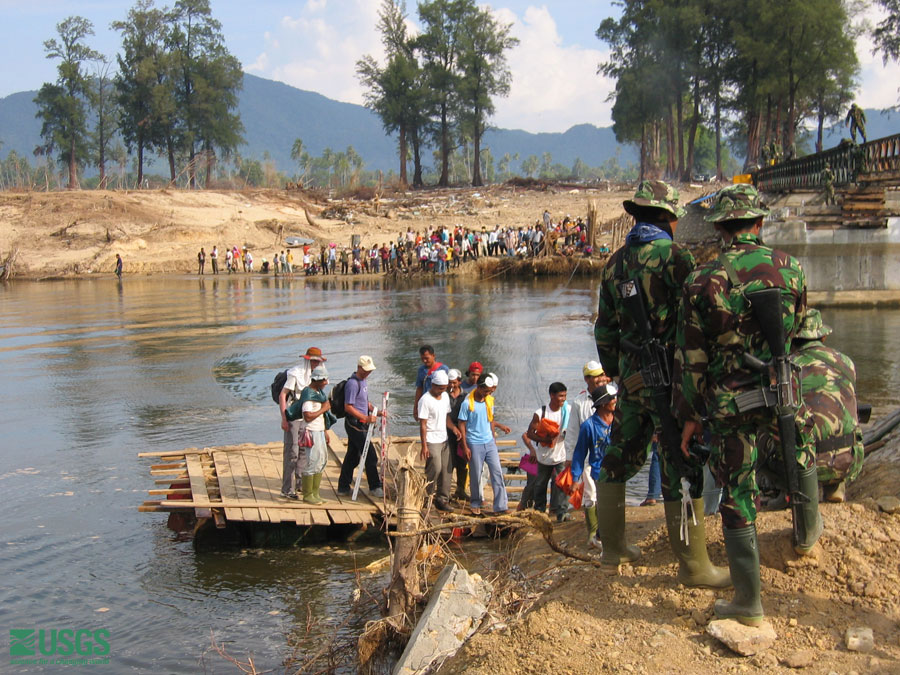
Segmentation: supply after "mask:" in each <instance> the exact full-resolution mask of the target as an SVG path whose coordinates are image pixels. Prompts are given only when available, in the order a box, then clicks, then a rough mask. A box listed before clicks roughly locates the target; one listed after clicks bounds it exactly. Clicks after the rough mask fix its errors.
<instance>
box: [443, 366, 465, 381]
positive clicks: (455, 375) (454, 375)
mask: <svg viewBox="0 0 900 675" xmlns="http://www.w3.org/2000/svg"><path fill="white" fill-rule="evenodd" d="M447 379H448V380H451V381H453V380H460V379H462V373H461V372H459V371H458V370H457V369H456V368H451V369H450V372H449V373H447Z"/></svg>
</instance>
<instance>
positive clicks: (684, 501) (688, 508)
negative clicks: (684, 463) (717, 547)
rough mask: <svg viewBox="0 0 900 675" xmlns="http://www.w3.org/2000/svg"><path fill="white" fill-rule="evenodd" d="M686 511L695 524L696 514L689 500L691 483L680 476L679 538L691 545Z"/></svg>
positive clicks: (685, 543) (686, 544)
mask: <svg viewBox="0 0 900 675" xmlns="http://www.w3.org/2000/svg"><path fill="white" fill-rule="evenodd" d="M688 512H690V518H691V522H692V523H693V524H694V526H696V525H697V514H696V513H695V512H694V503H693V502H692V501H691V484H690V482H689V481H688V479H687V478H685V477H684V476H682V477H681V532H680V539H681V541H683V542H684V545H685V546H690V545H691V537H690V526H689V525H688Z"/></svg>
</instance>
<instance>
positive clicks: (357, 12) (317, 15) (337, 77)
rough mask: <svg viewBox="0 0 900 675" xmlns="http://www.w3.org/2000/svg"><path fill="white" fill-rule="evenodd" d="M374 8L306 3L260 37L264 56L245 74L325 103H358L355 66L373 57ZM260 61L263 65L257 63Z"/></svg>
mask: <svg viewBox="0 0 900 675" xmlns="http://www.w3.org/2000/svg"><path fill="white" fill-rule="evenodd" d="M378 7H379V3H377V2H372V1H371V0H352V2H344V3H341V6H340V7H335V6H334V5H329V4H328V2H327V0H309V1H308V2H307V3H306V4H305V5H304V6H303V8H302V9H301V10H300V11H299V13H298V14H296V15H290V16H284V17H282V19H281V20H280V21H279V23H278V26H277V27H276V28H275V29H273V30H272V31H271V32H269V33H267V34H266V36H265V40H264V41H265V50H264V51H263V53H262V54H261V55H260V57H259V58H257V60H256V62H255V63H254V64H253V65H252V66H248V70H251V69H253V68H254V67H257V66H258V67H259V70H257V71H256V72H258V73H259V74H260V75H263V76H265V77H270V78H273V79H275V80H280V81H282V82H285V83H287V84H290V85H292V86H294V87H298V88H300V89H306V90H309V91H316V92H318V93H320V94H322V95H323V96H327V97H328V98H332V99H336V100H339V101H347V102H350V103H362V101H363V96H362V94H363V91H362V87H361V86H360V84H359V82H358V81H357V79H356V61H357V60H358V59H359V58H361V57H362V55H363V54H373V55H375V56H376V57H379V56H380V55H381V53H382V46H381V40H380V36H379V35H378V33H377V31H376V29H375V25H376V23H377V20H378ZM263 57H265V59H264V60H263Z"/></svg>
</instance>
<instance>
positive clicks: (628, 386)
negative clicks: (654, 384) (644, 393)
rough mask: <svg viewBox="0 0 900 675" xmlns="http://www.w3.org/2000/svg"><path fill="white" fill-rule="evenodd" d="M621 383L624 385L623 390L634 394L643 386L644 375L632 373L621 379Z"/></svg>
mask: <svg viewBox="0 0 900 675" xmlns="http://www.w3.org/2000/svg"><path fill="white" fill-rule="evenodd" d="M622 384H623V385H625V391H627V392H628V393H629V394H634V393H636V392H639V391H640V390H641V389H643V388H644V376H643V375H641V374H640V373H634V374H633V375H629V376H628V377H626V378H625V379H624V380H622Z"/></svg>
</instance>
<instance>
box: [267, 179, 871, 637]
mask: <svg viewBox="0 0 900 675" xmlns="http://www.w3.org/2000/svg"><path fill="white" fill-rule="evenodd" d="M624 208H625V210H626V211H627V212H628V213H629V214H631V215H632V216H633V217H634V219H635V224H634V227H633V228H632V229H631V231H630V232H629V233H628V235H627V236H626V239H625V244H624V246H622V248H620V249H619V250H618V251H616V252H615V253H614V254H613V256H612V257H611V258H610V260H609V261H608V262H607V265H606V267H605V268H604V271H603V275H602V279H601V283H600V292H599V305H598V312H597V319H596V322H595V325H594V337H595V342H596V347H597V353H598V360H591V361H588V362H587V363H585V364H584V366H583V368H582V373H583V376H584V382H585V390H584V391H582V392H581V393H580V394H579V395H578V396H576V397H575V399H574V401H571V402H570V401H569V400H568V392H567V388H566V385H565V384H563V383H561V382H553V383H551V384H550V385H549V387H548V398H547V400H546V402H544V403H543V404H542V405H541V406H540V407H539V408H537V409H536V410H535V411H534V413H533V414H532V416H531V419H530V422H529V425H528V427H527V429H525V430H524V433H523V434H522V441H523V443H524V445H525V447H526V448H527V450H528V454H527V455H526V456H523V457H522V460H521V463H520V466H521V467H522V468H523V469H524V470H525V472H526V474H528V480H527V482H526V485H525V487H524V490H523V492H522V495H521V497H520V500H519V508H520V509H524V508H534V509H537V510H539V511H543V510H545V509H546V508H547V492H548V486H549V488H550V504H549V509H550V512H551V514H552V515H554V516H555V517H556V520H557V521H562V520H566V519H568V518H569V517H570V513H569V508H568V501H569V500H568V499H567V495H566V494H565V493H564V492H563V491H562V490H561V488H560V485H559V484H558V481H557V480H555V479H556V478H557V477H558V476H559V475H560V474H561V473H563V472H565V471H566V470H568V471H570V472H571V482H570V483H569V485H570V487H571V486H575V487H571V490H570V491H571V492H577V493H580V494H581V504H582V508H583V509H584V516H585V523H586V527H587V542H588V545H589V546H592V547H596V548H597V549H599V551H600V555H601V561H602V564H603V565H605V566H608V567H610V568H615V569H617V568H618V567H619V565H621V564H622V563H633V562H635V561H637V560H638V559H639V558H640V557H641V551H640V549H639V548H638V547H637V546H634V545H632V544H629V543H628V541H627V537H626V534H625V532H626V522H625V483H626V481H628V480H629V479H631V478H632V477H633V476H635V475H636V474H637V472H638V471H639V470H640V468H641V467H642V466H643V465H644V464H645V462H646V460H647V458H648V456H650V457H652V456H653V455H654V454H656V456H657V459H658V470H659V476H660V478H661V481H660V482H661V485H660V487H659V488H658V489H659V491H660V492H661V496H662V499H663V506H664V514H665V520H666V526H667V531H668V537H669V543H670V546H671V550H672V553H673V555H674V557H675V559H676V560H677V561H678V563H679V571H678V575H677V578H678V581H679V582H680V583H682V584H684V585H685V586H691V587H697V586H699V587H707V588H730V587H733V588H734V597H733V599H732V600H731V601H730V602H727V601H725V600H719V601H717V602H716V604H715V608H714V609H715V613H716V615H717V616H719V617H720V618H731V619H735V620H737V621H739V622H741V623H744V624H747V625H750V626H756V625H759V624H760V622H761V621H762V619H763V609H762V604H761V598H760V573H759V546H758V540H757V537H756V527H755V520H756V516H757V511H758V510H759V508H760V490H759V481H758V480H757V471H759V473H760V477H762V476H763V475H765V476H766V480H767V482H768V483H769V484H771V485H772V486H773V487H774V489H776V490H780V491H781V492H782V493H783V495H784V499H783V500H782V503H783V504H787V505H789V506H790V508H791V515H792V519H793V523H794V526H793V533H792V544H793V548H794V550H795V552H796V553H797V555H798V556H809V555H813V551H814V549H815V547H816V543H817V541H818V539H819V536H820V535H821V533H822V531H823V529H824V525H823V521H822V519H821V517H820V515H819V509H818V504H819V499H820V497H819V491H820V484H821V487H822V489H823V491H824V492H823V495H824V496H823V498H824V499H825V500H828V501H836V502H839V501H842V500H843V498H844V486H845V484H846V481H848V480H852V479H854V478H855V477H856V476H857V475H858V473H859V471H860V469H861V467H862V462H863V457H864V453H863V448H862V435H861V432H860V429H859V421H858V417H857V409H856V393H855V387H856V375H855V370H854V367H853V364H852V362H851V361H850V359H849V358H847V357H846V356H845V355H843V354H841V353H840V352H838V351H837V350H834V349H833V348H831V347H828V346H826V345H825V344H824V342H823V341H824V339H825V337H826V336H827V335H828V334H829V333H830V329H829V328H828V327H827V326H825V324H824V323H823V322H822V318H821V315H820V314H819V312H818V311H817V310H815V309H813V308H808V307H807V306H806V281H805V277H804V274H803V270H802V268H801V267H800V264H799V263H798V262H797V261H796V260H795V259H794V258H792V257H791V256H789V255H788V254H785V253H783V252H780V251H777V250H774V249H771V248H769V247H767V246H765V245H764V244H763V243H762V242H761V240H760V238H759V232H760V229H761V227H762V222H763V219H764V217H765V216H766V215H767V213H768V211H767V210H766V208H765V206H764V204H762V202H761V200H760V198H759V195H758V193H757V192H756V190H755V189H754V188H753V187H752V186H749V185H733V186H728V187H726V188H723V189H722V190H720V191H719V193H718V194H717V195H716V198H715V200H714V204H713V206H712V207H711V209H710V210H709V213H708V214H707V215H706V220H707V222H709V223H711V225H712V226H713V228H714V229H715V231H716V232H717V233H718V235H719V236H720V237H721V238H722V242H723V252H722V253H721V254H720V255H719V256H718V258H716V259H714V260H712V261H710V262H708V263H706V264H704V265H700V266H697V265H696V264H695V261H694V258H693V256H692V254H691V253H690V252H689V251H688V250H687V249H686V248H685V247H683V246H681V245H679V244H676V243H675V242H674V241H673V234H674V232H675V229H676V227H677V224H678V218H679V216H680V215H681V214H682V209H681V208H680V206H679V205H678V193H677V191H676V190H675V189H674V188H672V187H671V186H669V185H667V184H666V183H663V182H661V181H642V182H641V184H640V185H639V187H638V190H637V192H636V193H635V195H634V197H633V198H632V199H629V200H626V201H625V202H624ZM536 229H537V231H540V229H539V228H536ZM419 356H420V359H421V366H420V367H419V370H418V372H417V377H416V390H415V400H414V407H413V413H414V415H415V418H416V419H417V420H418V422H419V428H420V438H421V444H422V446H421V447H422V450H421V452H422V459H424V461H425V473H426V477H427V481H428V492H429V495H430V496H431V497H432V499H433V503H434V505H435V508H436V509H437V510H438V511H442V512H443V511H450V510H452V507H451V506H450V502H451V500H452V499H454V498H455V499H458V500H459V499H462V500H468V503H469V510H470V512H471V513H472V514H476V515H479V514H481V512H482V508H483V495H482V485H483V484H484V483H485V481H483V480H482V475H483V474H484V472H485V469H486V471H487V474H488V480H489V482H490V484H491V488H492V492H493V504H492V512H493V514H495V515H498V514H504V513H506V512H507V510H508V508H509V498H508V495H507V489H506V486H505V481H504V472H503V469H502V465H501V461H500V456H499V451H498V448H497V443H496V441H495V437H496V435H497V433H498V432H502V433H504V434H508V433H510V431H511V429H510V428H509V427H508V426H506V425H505V424H503V423H501V422H500V421H498V419H497V417H496V414H497V407H496V404H495V395H496V392H497V390H498V387H499V384H500V381H499V378H498V377H497V375H496V374H494V373H491V372H487V371H486V369H485V368H484V367H483V366H482V364H481V363H479V362H477V361H473V362H472V363H470V364H469V366H468V368H467V369H466V371H465V373H462V372H460V371H459V370H457V369H453V368H450V367H449V366H447V365H446V364H444V363H441V362H440V361H439V360H438V359H437V358H436V356H435V351H434V348H433V347H431V346H430V345H423V346H422V347H421V348H420V349H419ZM324 360H325V357H324V356H323V355H322V354H321V351H320V350H318V349H316V348H310V349H309V350H307V352H306V354H304V360H303V362H302V363H301V364H300V365H299V366H297V367H295V368H294V369H292V370H291V371H288V377H287V382H286V384H285V387H284V389H283V391H282V396H281V400H280V408H281V413H282V429H284V432H285V436H284V457H285V459H284V472H285V473H284V481H285V482H284V487H283V492H282V495H283V496H284V497H285V498H287V499H297V498H299V497H298V495H297V493H296V487H295V483H294V481H293V479H292V477H293V476H294V475H295V474H296V475H299V476H301V481H303V480H304V478H303V477H305V476H307V475H311V476H315V475H317V472H319V473H320V472H321V469H320V468H319V464H318V459H316V460H315V462H313V460H312V459H311V458H312V457H317V455H316V453H312V452H307V453H306V455H307V457H306V459H305V460H304V459H303V455H304V453H303V451H302V450H301V448H302V447H304V445H305V444H303V443H300V442H299V440H298V439H300V438H301V437H302V434H303V432H304V429H305V427H309V428H312V426H311V425H310V424H309V422H311V421H313V420H316V419H318V418H317V417H315V415H316V414H317V413H318V414H321V412H320V411H322V410H323V409H324V410H326V411H327V410H328V407H329V405H330V404H329V403H328V401H327V399H326V400H325V401H324V402H322V401H321V399H322V398H323V395H322V394H321V391H322V389H321V387H319V386H318V385H317V384H316V383H317V382H318V383H321V382H322V379H321V378H325V381H326V382H327V372H325V371H324ZM374 370H375V364H374V362H373V360H372V359H371V357H369V356H365V355H364V356H361V357H359V360H358V363H357V370H356V372H355V373H354V375H353V376H352V377H351V378H350V379H349V380H347V381H346V385H345V387H344V398H343V404H342V407H343V413H344V415H345V416H346V417H345V422H344V427H345V430H346V432H347V436H348V444H347V454H346V456H345V458H344V463H343V465H342V467H341V475H340V479H339V482H338V495H340V496H343V495H347V494H349V493H350V484H351V481H352V479H353V472H354V470H355V468H356V466H357V465H358V464H359V462H360V456H361V451H362V447H363V444H364V440H365V437H366V433H367V430H368V428H369V426H370V425H372V424H374V423H375V421H376V417H375V415H374V414H373V412H374V410H373V406H372V404H371V403H370V402H369V400H368V387H367V378H368V377H369V375H370V374H371V372H372V371H374ZM317 378H319V379H317ZM310 387H311V388H313V389H315V390H316V393H315V394H312V393H311V394H306V390H307V389H309V388H310ZM289 396H290V397H291V398H294V399H296V400H298V401H305V403H303V405H302V406H301V407H302V415H303V416H304V419H305V420H306V424H305V425H299V424H298V425H295V422H294V421H293V419H294V417H293V415H292V414H291V413H290V411H291V410H292V409H293V408H294V407H295V406H296V404H289V402H288V398H289ZM339 412H340V411H339ZM339 416H340V415H339ZM326 424H327V422H326ZM315 433H316V432H313V438H312V440H311V441H310V444H311V445H306V446H305V447H313V446H315V445H316V443H319V440H318V438H317V437H316V436H315ZM323 433H324V429H323ZM301 466H302V467H306V468H300V467H301ZM707 466H708V468H709V469H710V470H711V472H712V474H713V476H714V477H715V481H716V484H717V486H718V487H720V488H721V489H722V493H721V501H720V503H719V506H718V510H719V513H720V514H721V520H722V527H723V531H724V541H725V549H726V554H727V556H728V561H729V567H728V568H727V569H726V568H721V567H717V566H715V565H713V564H712V562H711V561H710V559H709V556H708V553H707V549H706V533H705V525H704V518H703V514H704V506H703V500H702V497H701V493H702V490H703V470H704V467H707ZM364 470H365V472H366V477H367V481H368V485H369V493H370V494H371V495H373V496H376V497H381V496H383V494H384V493H383V487H382V483H381V477H380V476H379V472H378V466H377V461H376V458H375V453H370V454H369V455H367V457H366V461H365V467H364ZM453 473H455V474H456V481H455V489H454V484H453ZM651 480H652V479H651ZM316 485H317V483H316V482H315V480H313V481H312V482H311V483H309V485H307V483H306V482H303V488H302V489H303V498H304V500H307V489H309V490H311V491H312V492H311V494H312V500H313V501H312V503H316V501H315V500H317V499H319V496H318V493H317V488H316ZM467 486H468V491H469V494H467V492H466V490H467ZM656 489H657V488H655V487H654V486H653V485H651V486H650V490H649V493H648V500H646V501H651V500H654V499H655V495H654V494H652V493H653V492H655V490H656ZM774 501H775V502H777V501H778V500H777V499H775V500H774Z"/></svg>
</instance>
